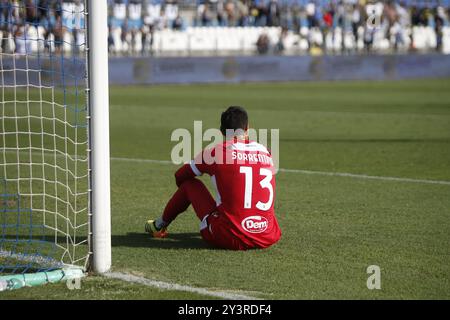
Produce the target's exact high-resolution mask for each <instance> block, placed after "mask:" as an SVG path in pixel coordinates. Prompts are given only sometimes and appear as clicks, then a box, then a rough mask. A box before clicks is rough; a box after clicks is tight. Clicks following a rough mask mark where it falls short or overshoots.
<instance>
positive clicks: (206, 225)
mask: <svg viewBox="0 0 450 320" xmlns="http://www.w3.org/2000/svg"><path fill="white" fill-rule="evenodd" d="M200 234H201V235H202V238H203V239H204V240H205V241H206V242H208V243H210V244H212V245H213V246H215V247H219V248H223V249H228V250H247V249H251V247H250V246H248V245H247V244H245V243H244V242H242V241H241V240H240V239H239V238H237V237H236V236H235V235H234V234H233V233H232V232H231V231H230V224H229V222H228V221H226V220H225V219H223V218H222V216H221V215H220V214H219V213H217V212H213V213H211V214H209V215H206V216H205V217H204V218H203V220H202V222H201V224H200Z"/></svg>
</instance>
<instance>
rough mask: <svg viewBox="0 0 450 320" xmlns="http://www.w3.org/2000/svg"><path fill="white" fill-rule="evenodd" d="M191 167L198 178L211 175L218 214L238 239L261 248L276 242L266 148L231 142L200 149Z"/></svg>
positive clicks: (271, 176) (272, 187)
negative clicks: (204, 174) (201, 150)
mask: <svg viewBox="0 0 450 320" xmlns="http://www.w3.org/2000/svg"><path fill="white" fill-rule="evenodd" d="M190 166H191V169H192V171H193V172H194V174H195V175H197V176H198V175H201V174H203V173H207V174H209V175H210V176H211V181H212V184H213V186H214V187H215V191H216V204H217V211H218V212H219V214H220V215H223V218H225V220H227V221H228V222H229V227H230V231H231V232H232V233H233V234H234V235H235V236H236V237H237V238H239V239H240V240H241V241H242V242H244V243H246V244H248V245H249V246H255V245H256V246H257V247H261V248H266V247H268V246H270V245H272V244H274V243H275V242H277V241H278V240H279V238H280V237H281V231H280V228H279V226H278V222H277V219H276V217H275V212H274V209H273V207H274V202H275V170H274V165H273V160H272V156H271V154H270V152H269V151H268V150H267V149H266V147H264V146H263V145H261V144H259V143H257V142H255V141H244V140H236V139H232V140H228V141H225V142H223V143H221V144H218V145H217V146H215V147H214V148H212V149H205V150H203V152H202V153H201V154H200V155H198V156H197V157H196V158H195V159H194V160H192V161H191V163H190Z"/></svg>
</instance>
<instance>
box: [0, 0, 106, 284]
mask: <svg viewBox="0 0 450 320" xmlns="http://www.w3.org/2000/svg"><path fill="white" fill-rule="evenodd" d="M40 3H44V4H45V5H46V6H47V7H45V8H44V7H38V6H39V5H40ZM33 6H34V8H33ZM0 11H1V12H0V97H1V98H0V99H1V100H0V291H3V290H8V289H16V288H20V287H23V286H31V285H37V284H41V283H46V282H54V281H61V280H69V279H73V278H76V277H80V276H83V275H84V274H85V273H86V271H93V272H96V273H104V272H107V271H108V270H109V269H110V267H111V217H110V211H111V210H110V163H109V161H110V160H109V93H108V48H107V38H108V27H107V12H108V10H107V0H84V1H83V0H81V1H78V0H55V1H51V2H40V1H30V2H26V1H9V2H6V4H4V5H2V10H0ZM33 12H34V13H35V15H33Z"/></svg>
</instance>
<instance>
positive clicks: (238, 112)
mask: <svg viewBox="0 0 450 320" xmlns="http://www.w3.org/2000/svg"><path fill="white" fill-rule="evenodd" d="M247 127H248V115H247V111H245V109H244V108H242V107H239V106H230V107H228V109H227V110H225V111H224V112H222V116H221V117H220V131H221V132H222V134H223V135H224V136H226V132H227V129H232V130H234V131H237V130H239V129H241V130H246V129H247Z"/></svg>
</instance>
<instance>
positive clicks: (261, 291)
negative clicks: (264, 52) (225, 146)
mask: <svg viewBox="0 0 450 320" xmlns="http://www.w3.org/2000/svg"><path fill="white" fill-rule="evenodd" d="M110 104H111V109H110V110H111V111H110V112H111V116H110V117H111V119H110V123H111V156H112V157H113V159H112V160H111V183H112V190H111V191H112V231H113V235H112V245H113V270H114V271H122V272H128V273H132V274H136V275H139V276H144V277H146V278H150V279H156V280H162V281H167V282H174V283H179V284H183V285H190V286H195V287H201V288H207V289H210V290H221V291H230V292H240V293H244V294H247V295H251V296H255V297H259V298H265V299H320V298H325V299H340V298H342V299H352V298H357V299H358V298H363V299H396V298H399V299H417V298H424V299H449V298H450V251H449V248H450V185H438V184H424V183H412V182H402V181H388V180H370V179H357V178H352V177H340V176H321V175H308V174H302V173H295V172H280V173H279V174H278V175H277V199H276V203H275V208H276V212H277V215H278V218H279V222H280V225H281V228H282V231H283V236H282V239H281V241H280V242H279V243H278V244H277V245H275V246H273V247H272V248H270V249H268V250H262V251H250V252H229V251H224V250H215V249H211V248H209V247H208V246H207V245H205V244H204V243H203V242H202V240H201V239H200V237H199V234H198V229H199V227H198V225H199V222H198V221H197V218H196V217H195V215H194V213H193V211H192V209H189V210H188V211H187V212H186V213H185V214H183V215H181V216H180V217H179V219H178V220H176V221H175V222H174V223H173V225H171V227H170V232H171V234H170V237H169V238H168V239H164V240H155V239H150V238H148V237H147V236H146V235H145V234H144V233H143V225H144V222H145V221H146V219H148V218H149V217H157V216H159V215H160V213H161V211H162V209H163V207H164V205H165V202H166V201H167V199H168V198H169V196H170V195H171V194H172V193H173V192H174V191H175V188H176V186H175V183H174V179H173V173H174V170H175V169H176V167H175V166H173V165H167V164H159V163H148V162H147V163H146V162H134V161H124V160H119V159H115V158H130V159H155V160H170V152H171V149H172V147H173V146H174V145H175V142H171V141H170V134H171V132H172V131H173V130H174V129H176V128H187V129H189V130H190V131H192V130H193V121H194V120H203V127H204V128H209V127H217V126H218V125H219V117H220V112H221V111H222V110H224V109H225V108H226V107H227V106H228V105H231V104H233V105H235V104H239V105H242V106H244V107H246V108H247V109H248V111H249V116H250V122H251V123H250V124H251V126H253V127H255V128H279V129H280V167H281V168H287V169H307V170H315V171H326V172H347V173H354V174H364V175H374V176H385V177H402V178H411V179H428V180H444V181H450V80H426V81H399V82H341V83H338V82H322V83H270V84H240V85H189V86H154V87H111V89H110ZM205 181H207V180H206V179H205ZM373 264H374V265H378V266H380V268H381V290H368V289H367V286H366V281H367V278H368V276H369V275H368V274H367V273H366V268H367V267H368V266H369V265H373ZM13 298H31V299H39V298H50V299H54V298H57V299H58V298H59V299H83V298H100V299H103V298H104V299H109V298H118V299H130V298H143V299H152V298H154V299H178V298H181V299H189V298H192V299H196V298H205V297H203V296H200V295H195V294H190V293H184V292H172V291H160V290H158V289H154V288H149V287H144V286H140V285H135V284H129V283H125V282H121V281H118V280H110V279H106V278H103V277H89V278H87V279H85V280H83V281H82V286H81V290H72V291H71V290H68V289H67V288H66V287H65V285H64V284H55V285H46V286H43V287H38V288H27V289H21V290H18V291H14V292H6V293H0V299H13Z"/></svg>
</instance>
